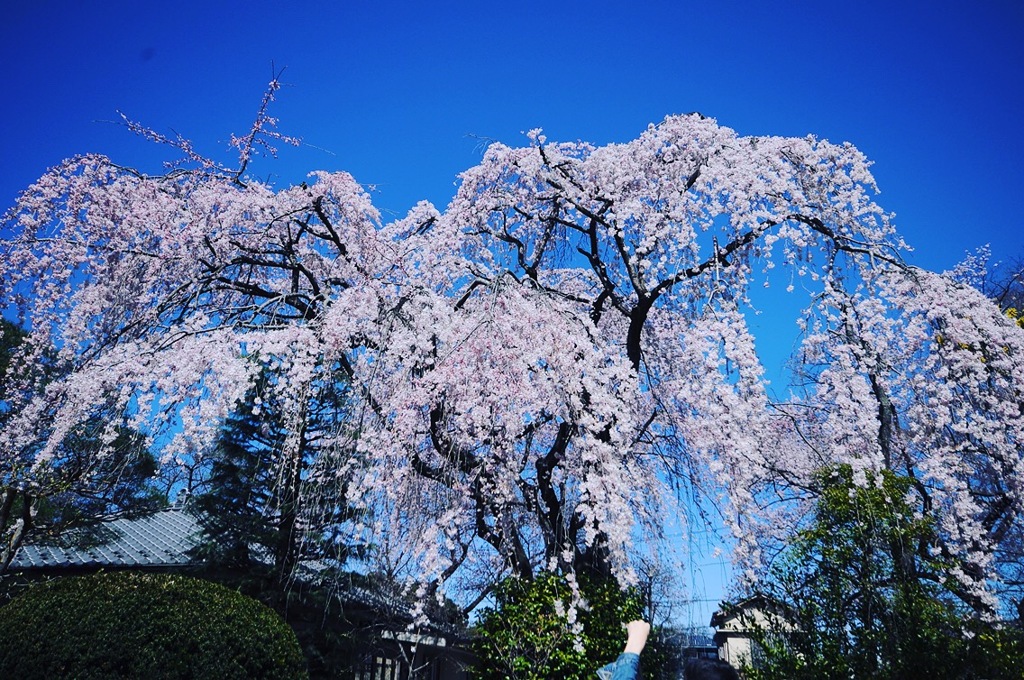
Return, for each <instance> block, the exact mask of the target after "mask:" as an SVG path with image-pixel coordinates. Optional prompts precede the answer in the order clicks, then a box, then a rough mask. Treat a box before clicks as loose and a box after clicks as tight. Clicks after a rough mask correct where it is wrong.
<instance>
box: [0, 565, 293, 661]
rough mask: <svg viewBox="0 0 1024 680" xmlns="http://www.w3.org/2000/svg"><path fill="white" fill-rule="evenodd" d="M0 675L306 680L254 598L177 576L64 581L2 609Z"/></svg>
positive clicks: (284, 634) (276, 623)
mask: <svg viewBox="0 0 1024 680" xmlns="http://www.w3.org/2000/svg"><path fill="white" fill-rule="evenodd" d="M0 677H3V678H21V679H22V680H32V679H34V678H39V679H40V680H43V679H51V678H76V679H81V680H90V679H94V678H95V679H99V678H154V679H157V678H164V679H172V678H181V679H183V680H184V679H185V678H211V679H212V678H217V679H218V680H219V679H221V678H275V679H277V678H282V679H284V678H308V674H307V672H306V668H305V661H304V660H303V657H302V651H301V649H300V648H299V644H298V641H297V640H296V638H295V633H294V632H293V631H292V629H291V628H289V627H288V624H286V623H285V622H284V621H283V620H282V619H281V617H280V616H278V615H277V613H276V612H274V611H273V610H272V609H270V608H269V607H267V606H265V605H263V604H261V603H259V602H257V601H256V600H254V599H252V598H250V597H248V596H246V595H242V594H241V593H238V592H235V591H233V590H229V589H227V588H225V587H223V586H221V585H217V584H215V583H211V582H209V581H203V580H200V579H196V578H191V577H187V576H181V575H168V574H140V573H131V572H119V573H106V574H95V575H92V576H80V577H68V578H60V579H55V580H53V581H49V582H47V583H40V584H37V585H34V586H32V587H31V588H29V589H28V590H27V591H26V592H25V593H24V594H22V595H20V596H18V597H17V598H15V599H14V600H13V601H12V602H11V603H10V604H8V605H6V606H5V607H3V608H2V609H0Z"/></svg>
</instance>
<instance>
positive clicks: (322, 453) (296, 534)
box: [194, 368, 352, 586]
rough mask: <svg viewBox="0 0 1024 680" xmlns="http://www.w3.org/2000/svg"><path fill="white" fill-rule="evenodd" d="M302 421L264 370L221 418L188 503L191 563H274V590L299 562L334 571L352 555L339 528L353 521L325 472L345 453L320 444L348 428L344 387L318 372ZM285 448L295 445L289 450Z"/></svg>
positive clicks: (332, 478) (236, 565) (234, 565)
mask: <svg viewBox="0 0 1024 680" xmlns="http://www.w3.org/2000/svg"><path fill="white" fill-rule="evenodd" d="M323 374H324V376H323V377H322V380H320V381H319V382H315V384H314V387H315V388H316V389H315V390H313V389H312V388H311V392H312V391H315V392H316V394H317V396H316V397H315V398H310V399H309V401H308V402H307V403H306V404H305V405H304V406H303V411H302V417H300V418H289V417H288V416H287V415H286V413H287V411H288V409H289V408H293V409H294V408H296V407H295V405H294V404H292V405H291V406H288V405H287V404H288V403H289V402H288V400H287V399H285V398H284V397H283V396H282V395H281V394H279V392H280V389H281V388H280V386H279V385H278V384H277V381H276V379H275V377H274V374H273V371H272V370H271V369H270V368H264V370H263V372H262V373H261V375H260V377H259V379H258V380H257V382H256V384H255V385H254V386H253V388H252V389H251V390H250V391H249V392H248V394H247V395H246V397H245V399H243V400H242V401H241V402H240V403H239V404H238V406H237V408H236V410H235V412H234V413H232V414H231V416H229V417H228V419H227V421H226V422H225V425H224V427H223V429H222V430H221V435H220V439H219V441H218V445H217V449H216V451H215V452H214V456H213V460H212V464H211V468H210V476H209V480H208V489H207V490H206V491H205V492H204V493H201V494H199V495H197V497H196V498H195V500H194V507H195V508H196V509H197V510H199V511H200V512H201V516H202V518H203V534H204V538H203V541H202V543H201V544H200V546H199V548H198V549H197V551H196V554H197V556H199V557H201V558H203V559H204V560H205V561H207V562H208V563H210V564H213V565H217V566H223V567H228V568H243V569H245V568H251V569H255V570H259V569H260V568H261V563H265V562H267V561H268V558H269V559H271V560H272V561H273V564H274V569H275V572H276V574H277V581H278V585H279V586H283V585H285V584H286V583H287V582H288V581H289V580H290V577H291V572H292V570H293V569H294V567H295V566H296V565H297V564H298V563H299V562H300V561H302V560H308V559H326V560H332V561H334V562H335V563H337V564H338V565H339V566H340V564H341V563H343V562H344V561H345V559H346V558H347V557H348V556H349V555H350V554H351V552H352V549H351V548H350V546H348V545H345V544H344V543H343V542H342V541H341V540H339V535H340V532H339V529H340V527H341V526H342V524H343V523H344V522H345V521H346V520H347V519H349V518H350V517H351V516H352V510H351V509H350V508H349V506H348V504H347V502H346V500H345V489H344V487H343V485H341V484H339V482H338V481H337V478H336V476H335V475H333V474H332V473H333V472H334V471H336V470H337V468H338V467H339V465H340V463H341V461H340V457H341V456H344V455H345V452H343V451H338V450H336V449H334V448H330V447H324V446H322V445H321V444H320V442H322V441H324V440H325V439H329V438H330V437H327V436H325V435H326V434H327V433H336V432H338V431H339V430H340V429H342V428H344V427H345V423H344V421H345V417H346V415H347V412H346V411H345V406H346V396H345V388H346V385H345V384H343V383H340V382H339V380H338V378H337V372H336V371H330V370H326V369H325V370H323ZM289 440H290V441H292V446H288V444H287V442H288V441H289Z"/></svg>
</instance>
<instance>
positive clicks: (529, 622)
mask: <svg viewBox="0 0 1024 680" xmlns="http://www.w3.org/2000/svg"><path fill="white" fill-rule="evenodd" d="M580 590H581V593H582V595H583V597H584V599H585V601H586V603H587V608H586V609H585V610H583V611H580V612H578V616H579V623H580V624H582V628H583V631H582V635H580V636H578V637H577V636H576V635H575V634H574V633H573V630H572V626H571V625H570V621H569V612H570V611H571V610H572V607H573V597H572V591H571V589H570V587H569V585H568V583H567V582H566V580H565V578H564V577H562V576H559V575H556V574H551V573H546V572H542V573H540V574H538V575H537V576H535V577H534V578H533V579H532V580H530V581H526V580H523V579H519V578H510V579H507V580H505V581H503V582H502V583H501V584H500V585H499V586H498V587H497V589H496V590H495V592H494V599H495V607H493V608H488V609H486V610H484V612H483V614H482V616H481V619H480V624H479V627H478V629H477V631H476V632H477V636H476V638H475V640H474V651H475V653H476V655H477V657H478V664H477V666H476V667H475V668H474V670H473V677H474V678H477V679H478V680H513V679H514V680H552V679H553V678H561V679H564V680H576V679H579V680H583V679H584V678H585V679H586V680H592V678H594V677H595V675H594V674H595V672H596V671H597V669H598V668H600V667H601V666H603V665H605V664H607V663H609V662H611V661H614V660H615V658H616V657H617V656H618V655H619V653H620V652H621V651H622V648H623V645H624V644H625V640H626V633H625V630H624V629H623V627H622V623H623V622H625V621H630V620H633V619H637V618H640V616H641V612H642V610H643V606H642V605H643V602H642V600H641V598H640V597H639V596H638V595H637V594H636V593H635V592H634V591H623V590H621V589H620V588H619V586H618V584H617V583H616V582H615V581H614V579H611V578H606V577H595V576H590V577H582V576H581V577H580ZM653 637H654V636H652V639H653ZM657 654H658V650H657V649H655V648H654V647H653V646H652V645H650V644H649V645H648V647H647V649H645V650H644V655H643V657H644V658H643V660H644V665H645V667H646V668H649V669H651V671H647V672H645V674H644V675H643V677H655V676H654V675H653V674H652V672H653V671H654V670H655V669H657V668H658V666H657V663H652V661H653V660H654V659H653V657H655V656H656V655H657Z"/></svg>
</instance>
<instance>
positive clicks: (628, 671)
mask: <svg viewBox="0 0 1024 680" xmlns="http://www.w3.org/2000/svg"><path fill="white" fill-rule="evenodd" d="M650 633H651V624H649V623H647V622H646V621H630V622H629V623H627V624H626V648H625V649H624V650H623V651H622V654H619V658H618V659H616V660H615V663H612V664H609V665H607V666H605V667H604V668H602V669H601V670H602V671H604V673H600V672H599V675H600V676H601V677H602V678H605V677H607V678H608V680H636V676H637V673H639V672H640V652H642V651H643V649H644V645H646V644H647V636H648V635H650ZM605 673H608V674H607V675H605Z"/></svg>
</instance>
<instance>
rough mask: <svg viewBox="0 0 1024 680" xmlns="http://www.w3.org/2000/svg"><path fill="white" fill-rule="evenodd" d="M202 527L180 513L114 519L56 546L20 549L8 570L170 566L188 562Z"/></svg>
mask: <svg viewBox="0 0 1024 680" xmlns="http://www.w3.org/2000/svg"><path fill="white" fill-rule="evenodd" d="M200 531H201V530H200V527H199V523H198V522H197V521H196V519H195V518H194V517H193V516H192V515H191V514H189V513H187V512H186V511H184V510H183V509H181V508H168V509H167V510H162V511H160V512H157V513H154V514H152V515H147V516H145V517H137V518H134V519H128V518H123V517H122V518H118V519H113V520H109V521H106V522H102V523H101V524H100V525H98V526H96V527H92V528H89V529H87V530H78V532H76V533H74V534H72V535H70V536H68V537H67V538H66V539H62V540H60V541H59V542H56V543H35V544H32V545H23V546H22V547H21V549H20V550H18V553H17V555H15V556H14V560H13V561H12V562H11V566H10V569H11V570H12V571H20V570H25V569H48V568H69V567H150V568H152V567H171V566H183V565H186V564H189V563H190V562H192V561H193V560H192V558H190V557H189V556H188V554H187V553H188V551H189V550H191V549H192V548H193V547H195V546H196V544H197V542H198V539H199V536H200Z"/></svg>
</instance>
